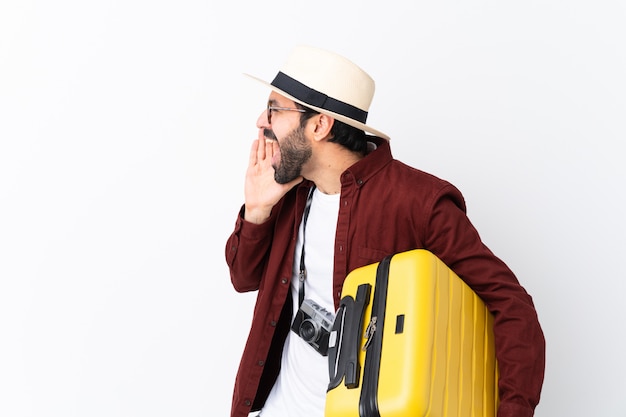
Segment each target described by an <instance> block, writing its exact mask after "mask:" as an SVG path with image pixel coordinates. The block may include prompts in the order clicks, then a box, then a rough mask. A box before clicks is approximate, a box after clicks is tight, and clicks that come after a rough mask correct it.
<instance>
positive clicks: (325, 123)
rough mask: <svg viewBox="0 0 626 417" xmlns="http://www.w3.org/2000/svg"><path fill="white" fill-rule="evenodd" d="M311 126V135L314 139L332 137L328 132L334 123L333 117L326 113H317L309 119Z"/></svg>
mask: <svg viewBox="0 0 626 417" xmlns="http://www.w3.org/2000/svg"><path fill="white" fill-rule="evenodd" d="M310 120H311V122H313V123H312V128H313V137H314V138H315V140H317V141H320V140H323V139H325V138H329V137H332V136H331V134H330V130H331V129H332V127H333V124H334V123H335V119H334V118H333V117H330V116H328V115H326V114H321V113H320V114H317V115H315V117H312V118H311V119H310Z"/></svg>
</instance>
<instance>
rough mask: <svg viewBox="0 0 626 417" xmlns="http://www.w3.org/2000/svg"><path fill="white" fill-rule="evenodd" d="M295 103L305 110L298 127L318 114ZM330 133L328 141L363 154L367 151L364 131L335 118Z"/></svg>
mask: <svg viewBox="0 0 626 417" xmlns="http://www.w3.org/2000/svg"><path fill="white" fill-rule="evenodd" d="M295 104H296V107H297V108H299V109H304V110H306V113H301V114H300V127H302V128H304V126H305V125H306V121H307V120H309V119H310V118H311V117H313V116H315V115H316V114H319V112H317V111H315V110H312V109H310V108H308V107H306V106H303V105H301V104H300V103H295ZM330 134H331V135H332V138H331V139H329V141H330V142H333V143H336V144H338V145H341V146H343V147H345V148H347V149H349V150H351V151H352V152H358V153H360V154H362V155H365V153H366V151H367V139H366V135H365V131H363V130H361V129H358V128H356V127H353V126H350V125H348V124H346V123H343V122H340V121H339V120H337V119H335V122H334V123H333V127H332V128H331V129H330Z"/></svg>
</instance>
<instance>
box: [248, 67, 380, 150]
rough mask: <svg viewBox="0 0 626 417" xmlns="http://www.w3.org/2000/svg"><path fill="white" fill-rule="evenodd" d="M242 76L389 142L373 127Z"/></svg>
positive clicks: (259, 80) (261, 81) (253, 77)
mask: <svg viewBox="0 0 626 417" xmlns="http://www.w3.org/2000/svg"><path fill="white" fill-rule="evenodd" d="M244 75H245V76H246V77H249V78H251V79H253V80H255V81H258V82H260V83H261V84H263V85H265V86H267V87H269V88H270V89H271V90H273V91H274V92H276V93H278V94H280V95H282V96H285V97H287V98H288V99H290V100H293V101H295V102H296V103H299V104H301V105H303V106H306V107H308V108H310V109H313V110H315V111H317V112H320V113H322V114H325V115H328V116H330V117H332V118H334V119H337V120H339V121H340V122H343V123H345V124H347V125H350V126H352V127H356V128H357V129H361V130H364V131H366V132H367V133H371V134H372V135H374V136H378V137H380V138H383V139H385V140H390V138H389V136H387V135H386V134H385V133H383V132H381V131H380V130H377V129H374V128H373V127H371V126H368V125H366V124H365V123H361V122H358V121H356V120H353V119H351V118H349V117H346V116H343V115H341V114H338V113H334V112H332V111H329V110H326V109H322V108H320V107H316V106H312V105H310V104H308V103H306V102H304V101H302V100H299V99H297V98H295V97H293V96H292V95H290V94H288V93H286V92H284V91H283V90H281V89H280V88H277V87H275V86H273V85H272V84H270V83H268V82H267V81H264V80H262V79H260V78H258V77H255V76H254V75H250V74H246V73H244Z"/></svg>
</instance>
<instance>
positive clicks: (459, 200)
mask: <svg viewBox="0 0 626 417" xmlns="http://www.w3.org/2000/svg"><path fill="white" fill-rule="evenodd" d="M429 212H430V213H429V221H428V222H426V223H425V224H426V226H425V227H426V228H427V230H425V231H424V233H425V236H426V238H427V241H426V247H427V248H429V249H430V250H431V251H432V252H433V253H435V254H436V255H437V256H438V257H439V258H440V259H441V260H442V261H443V262H445V263H446V264H447V265H448V266H449V267H450V268H451V269H452V270H453V271H455V272H456V274H457V275H458V276H459V277H461V278H462V279H463V280H464V281H465V282H466V283H467V284H468V285H469V286H470V287H471V288H472V289H473V290H474V291H475V292H476V293H477V294H478V296H480V297H481V298H482V299H483V301H484V302H485V303H486V305H487V307H488V308H489V310H490V311H491V312H492V313H493V315H494V335H495V342H496V357H497V360H498V367H499V371H500V376H499V391H500V406H499V409H498V417H513V416H515V417H530V416H532V415H533V414H534V409H535V407H536V405H537V404H538V402H539V397H540V393H541V387H542V384H543V376H544V367H545V339H544V335H543V332H542V329H541V326H540V324H539V321H538V318H537V313H536V310H535V307H534V305H533V301H532V298H531V296H530V295H529V294H528V293H527V292H526V290H525V289H524V288H523V287H522V286H521V285H520V283H519V282H518V280H517V278H516V276H515V275H514V273H513V272H512V271H511V270H510V269H509V268H508V266H507V265H505V263H504V262H503V261H502V260H500V259H499V258H497V257H496V256H495V255H494V254H493V253H492V252H491V251H490V250H489V249H488V248H487V247H486V246H485V245H484V244H483V242H482V241H481V238H480V237H479V234H478V232H477V231H476V229H475V228H474V226H473V225H472V224H471V222H470V220H469V219H468V217H467V215H466V212H465V202H464V201H463V197H462V195H461V193H460V192H459V191H458V190H457V189H456V188H455V187H454V186H452V185H448V186H446V187H444V188H443V189H442V190H441V191H440V193H439V194H438V195H437V196H436V197H435V198H434V199H433V201H432V206H431V210H429Z"/></svg>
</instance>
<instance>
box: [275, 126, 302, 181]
mask: <svg viewBox="0 0 626 417" xmlns="http://www.w3.org/2000/svg"><path fill="white" fill-rule="evenodd" d="M268 133H269V132H266V133H265V134H266V136H268V137H270V138H271V137H273V138H276V136H274V134H273V132H272V133H271V136H270V135H268ZM279 147H280V162H279V164H278V166H275V167H274V180H275V181H276V182H277V183H279V184H287V183H288V182H290V181H292V180H295V179H296V178H298V177H299V176H300V175H301V173H302V165H304V164H305V163H306V162H307V161H308V160H309V159H310V158H311V154H312V151H311V145H310V144H309V142H308V141H307V140H306V138H305V137H304V128H303V127H298V128H296V129H294V130H292V131H291V133H289V134H288V135H287V136H286V137H285V139H283V140H282V144H279Z"/></svg>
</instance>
